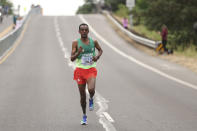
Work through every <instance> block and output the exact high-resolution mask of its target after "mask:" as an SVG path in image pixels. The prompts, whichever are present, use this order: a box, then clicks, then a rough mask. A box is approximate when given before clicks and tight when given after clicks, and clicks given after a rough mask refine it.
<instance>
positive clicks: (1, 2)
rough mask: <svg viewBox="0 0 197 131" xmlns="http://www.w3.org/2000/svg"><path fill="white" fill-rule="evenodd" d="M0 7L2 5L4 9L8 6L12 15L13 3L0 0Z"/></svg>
mask: <svg viewBox="0 0 197 131" xmlns="http://www.w3.org/2000/svg"><path fill="white" fill-rule="evenodd" d="M0 5H1V6H2V7H4V6H8V7H9V8H10V10H9V14H11V13H12V7H13V4H12V2H10V1H8V0H0Z"/></svg>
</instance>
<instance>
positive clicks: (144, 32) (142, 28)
mask: <svg viewBox="0 0 197 131" xmlns="http://www.w3.org/2000/svg"><path fill="white" fill-rule="evenodd" d="M133 30H134V31H135V32H137V33H139V34H141V35H142V36H145V37H147V38H149V39H151V40H155V41H160V40H161V36H160V34H159V32H156V31H151V30H148V29H147V28H146V27H145V26H144V25H137V26H133Z"/></svg>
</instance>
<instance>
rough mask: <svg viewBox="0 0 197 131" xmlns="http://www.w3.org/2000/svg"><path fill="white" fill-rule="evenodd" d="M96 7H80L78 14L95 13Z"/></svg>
mask: <svg viewBox="0 0 197 131" xmlns="http://www.w3.org/2000/svg"><path fill="white" fill-rule="evenodd" d="M95 8H96V7H95V5H94V4H89V3H86V4H84V5H82V6H80V7H79V8H78V10H77V12H76V14H89V13H93V12H95Z"/></svg>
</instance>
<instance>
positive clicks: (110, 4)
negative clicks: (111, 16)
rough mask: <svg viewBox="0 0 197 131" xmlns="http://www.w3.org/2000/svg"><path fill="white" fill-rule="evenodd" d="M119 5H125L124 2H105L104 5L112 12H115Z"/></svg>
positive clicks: (119, 0) (106, 0)
mask: <svg viewBox="0 0 197 131" xmlns="http://www.w3.org/2000/svg"><path fill="white" fill-rule="evenodd" d="M119 4H124V5H126V0H105V5H106V6H107V7H108V8H109V9H111V10H112V11H117V10H118V5H119Z"/></svg>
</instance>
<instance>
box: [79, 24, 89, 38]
mask: <svg viewBox="0 0 197 131" xmlns="http://www.w3.org/2000/svg"><path fill="white" fill-rule="evenodd" d="M79 33H80V34H81V37H82V38H87V36H88V33H89V29H88V26H87V25H82V26H81V27H80V30H79Z"/></svg>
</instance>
